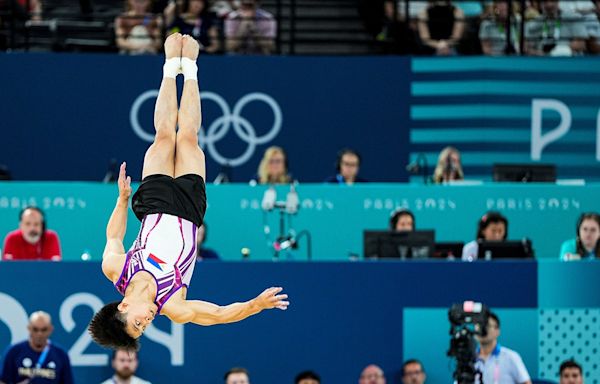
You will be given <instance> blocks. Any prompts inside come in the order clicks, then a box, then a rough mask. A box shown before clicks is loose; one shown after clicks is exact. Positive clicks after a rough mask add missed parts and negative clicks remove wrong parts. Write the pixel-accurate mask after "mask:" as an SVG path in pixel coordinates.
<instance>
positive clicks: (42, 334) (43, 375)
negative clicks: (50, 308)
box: [0, 311, 73, 384]
mask: <svg viewBox="0 0 600 384" xmlns="http://www.w3.org/2000/svg"><path fill="white" fill-rule="evenodd" d="M27 330H28V331H29V340H26V341H23V342H20V343H18V344H15V345H13V346H12V347H10V348H9V349H8V350H7V351H6V354H5V355H4V358H3V365H2V374H0V382H2V383H6V384H17V383H19V384H21V383H29V382H32V383H33V382H44V383H56V384H73V373H72V372H71V362H70V361H69V355H68V354H67V353H66V352H65V351H64V350H63V349H62V348H61V347H59V346H58V345H56V344H55V343H52V342H50V340H49V337H50V335H51V334H52V331H53V330H54V328H53V327H52V318H51V317H50V315H49V314H47V313H46V312H43V311H37V312H33V313H32V314H31V316H29V324H28V325H27ZM34 378H37V379H34ZM38 380H39V381H38Z"/></svg>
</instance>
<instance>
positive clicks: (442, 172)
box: [433, 147, 465, 184]
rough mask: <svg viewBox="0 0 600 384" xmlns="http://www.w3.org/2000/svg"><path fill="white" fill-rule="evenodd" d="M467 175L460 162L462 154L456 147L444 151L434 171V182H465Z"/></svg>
mask: <svg viewBox="0 0 600 384" xmlns="http://www.w3.org/2000/svg"><path fill="white" fill-rule="evenodd" d="M464 178H465V175H464V173H463V169H462V163H461V160H460V152H459V151H458V149H456V148H454V147H446V148H444V149H442V151H441V152H440V155H439V156H438V161H437V165H436V167H435V170H434V171H433V182H434V183H437V184H441V183H447V182H449V181H456V180H463V179H464Z"/></svg>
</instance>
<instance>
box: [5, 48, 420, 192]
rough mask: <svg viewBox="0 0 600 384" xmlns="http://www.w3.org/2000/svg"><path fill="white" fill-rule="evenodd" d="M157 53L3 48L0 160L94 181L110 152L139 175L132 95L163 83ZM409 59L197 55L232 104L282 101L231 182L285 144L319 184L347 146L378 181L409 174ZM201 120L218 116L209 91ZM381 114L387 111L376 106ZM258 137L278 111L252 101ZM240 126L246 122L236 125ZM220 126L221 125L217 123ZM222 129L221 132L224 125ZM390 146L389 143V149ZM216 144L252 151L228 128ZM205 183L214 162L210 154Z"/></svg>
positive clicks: (26, 172) (307, 177)
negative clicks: (258, 96) (278, 119)
mask: <svg viewBox="0 0 600 384" xmlns="http://www.w3.org/2000/svg"><path fill="white" fill-rule="evenodd" d="M162 62H163V59H162V58H161V57H158V56H145V57H125V56H113V55H48V54H2V55H0V73H3V74H5V75H4V76H3V79H2V85H1V92H0V115H1V116H2V127H3V137H2V140H0V164H2V163H5V164H7V165H8V166H9V167H10V169H11V170H12V172H13V176H14V178H16V179H20V180H31V179H37V180H100V179H102V177H103V176H104V174H105V172H106V169H107V166H108V163H109V159H110V158H116V159H118V160H119V161H122V160H126V161H128V163H129V167H130V168H129V169H130V170H131V172H132V174H133V175H134V178H136V177H137V175H139V174H140V173H141V162H142V159H143V154H144V151H145V149H146V147H147V144H148V143H147V142H145V141H143V140H142V139H140V138H139V137H138V136H136V135H135V134H134V132H133V130H132V127H131V124H130V112H131V110H132V105H133V103H134V101H135V100H136V98H137V97H138V96H140V95H141V94H143V93H144V92H146V91H148V90H155V89H158V87H159V84H160V80H161V78H162ZM408 63H409V61H408V59H406V58H353V59H352V60H348V59H346V58H328V59H322V58H294V59H290V58H286V57H268V58H265V57H202V58H201V59H200V64H199V67H200V70H199V80H200V88H201V90H202V91H203V92H206V91H207V92H214V93H216V94H218V95H219V96H221V97H222V98H223V99H224V101H225V102H226V104H228V106H229V109H230V110H233V109H234V106H235V104H236V103H237V102H238V100H240V99H241V98H242V97H244V96H246V95H248V94H251V93H254V92H258V93H263V94H266V95H268V96H270V97H271V98H272V99H273V100H274V101H275V102H276V103H277V104H278V106H279V108H280V110H281V116H282V125H281V130H280V132H279V134H278V135H276V136H275V137H274V138H273V139H272V140H270V141H267V142H265V143H262V144H261V143H259V144H258V145H257V146H256V148H255V151H254V154H253V155H252V156H251V158H250V159H249V160H248V162H246V163H245V164H243V165H242V166H240V167H238V168H235V169H234V174H233V177H234V180H236V181H247V180H248V179H250V178H251V177H252V176H253V175H254V174H255V173H256V169H257V167H258V163H259V161H260V158H261V156H262V153H263V151H264V149H266V148H267V147H268V146H269V145H273V144H277V145H281V146H283V147H284V148H286V149H288V151H289V159H290V168H291V171H292V172H293V174H294V175H295V176H296V177H297V178H298V179H300V180H301V181H322V180H323V179H325V178H326V177H327V176H329V175H330V174H332V173H333V172H334V162H335V157H336V152H337V151H338V150H339V149H340V148H341V147H344V146H349V147H355V148H357V149H358V150H360V151H361V152H362V153H363V157H364V166H363V169H362V172H363V174H364V175H365V176H366V177H368V178H370V179H372V180H380V181H398V180H405V179H406V175H405V173H404V171H403V167H401V166H391V167H388V166H382V165H383V164H390V163H393V164H394V165H402V164H404V163H405V162H406V161H407V159H408V130H407V129H406V128H405V127H403V123H402V122H404V121H407V120H408V97H409V90H408V77H407V76H406V74H407V73H408V72H409V64H408ZM153 108H154V98H150V99H147V100H146V101H145V102H143V103H142V104H141V107H140V109H139V114H138V117H139V122H140V125H141V126H142V128H143V129H144V130H145V131H147V132H153V127H152V118H153V116H152V115H153ZM203 108H204V123H203V126H204V127H205V128H206V129H208V127H209V126H210V125H211V124H212V123H213V122H214V121H215V119H217V118H219V117H221V116H223V112H222V111H221V110H220V109H219V108H218V106H217V104H216V103H215V102H214V101H212V100H208V99H205V100H204V102H203ZM382 111H386V112H385V113H381V112H382ZM240 116H241V117H243V118H245V119H247V121H248V123H249V124H250V125H251V126H252V127H253V128H254V129H255V131H256V135H257V136H261V135H264V134H267V133H268V132H269V131H270V130H271V128H272V126H273V124H274V115H273V112H272V111H271V109H270V108H269V107H268V105H267V104H265V103H263V102H260V101H254V102H250V103H248V104H247V106H245V107H243V108H242V111H241V113H240ZM241 124H242V128H246V126H244V124H243V122H242V123H241ZM221 128H223V127H221ZM217 133H224V131H221V130H220V129H219V130H217ZM384 145H385V146H384ZM215 148H216V149H217V150H218V151H219V152H220V153H221V154H222V155H224V156H228V157H230V158H235V157H238V156H239V155H241V154H242V153H243V152H244V151H245V150H246V148H247V144H245V142H244V141H242V140H240V139H239V137H238V136H237V135H236V134H235V133H234V130H233V129H231V130H229V132H228V133H227V134H226V135H225V137H224V138H223V139H222V140H219V141H216V142H215ZM207 158H208V164H207V165H208V179H209V180H212V179H213V178H214V177H215V176H216V174H217V172H218V170H219V166H218V164H217V163H216V162H215V161H214V158H213V157H212V156H211V155H210V153H209V154H208V156H207Z"/></svg>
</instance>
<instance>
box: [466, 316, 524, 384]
mask: <svg viewBox="0 0 600 384" xmlns="http://www.w3.org/2000/svg"><path fill="white" fill-rule="evenodd" d="M499 336H500V319H499V318H498V316H497V315H496V314H495V313H493V312H492V313H490V316H489V318H488V325H487V335H486V336H485V337H484V336H476V337H477V341H478V342H479V348H478V349H477V354H478V355H479V358H478V360H477V362H476V363H475V367H476V368H477V369H479V370H481V372H482V373H483V382H484V383H502V384H531V378H530V377H529V373H528V372H527V368H525V364H523V360H522V359H521V356H520V355H519V354H518V353H517V352H515V351H513V350H511V349H508V348H506V347H505V346H500V344H498V337H499Z"/></svg>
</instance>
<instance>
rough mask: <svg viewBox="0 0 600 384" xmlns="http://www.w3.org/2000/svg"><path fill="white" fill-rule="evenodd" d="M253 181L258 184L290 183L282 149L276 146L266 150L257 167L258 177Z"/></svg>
mask: <svg viewBox="0 0 600 384" xmlns="http://www.w3.org/2000/svg"><path fill="white" fill-rule="evenodd" d="M254 181H256V182H257V183H258V184H288V183H290V182H291V181H292V178H291V177H290V175H289V173H288V161H287V156H286V154H285V151H284V150H283V148H281V147H276V146H272V147H269V148H267V150H266V151H265V154H264V155H263V158H262V160H261V161H260V165H259V166H258V175H257V176H256V178H255V179H254Z"/></svg>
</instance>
